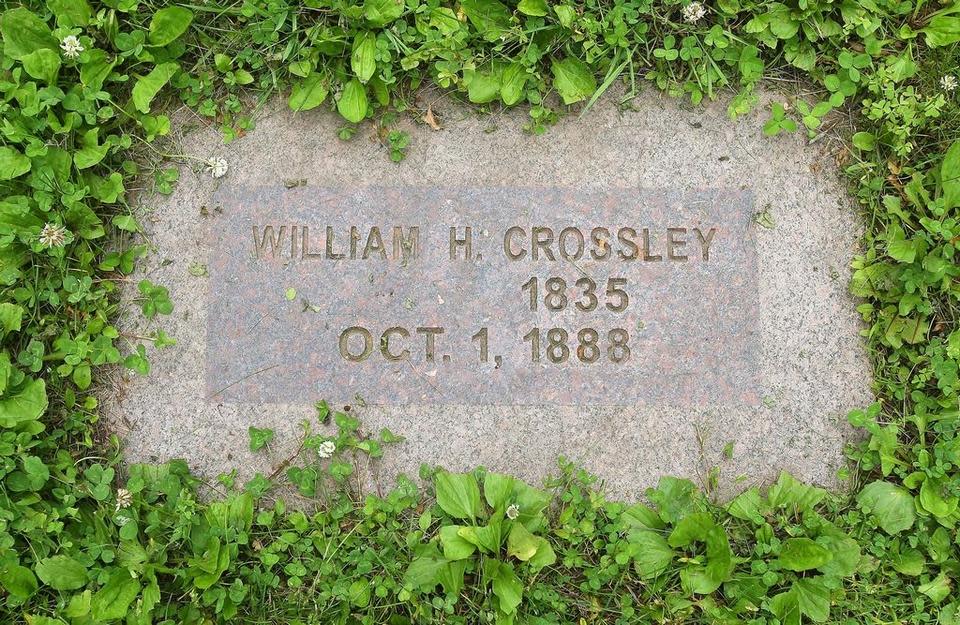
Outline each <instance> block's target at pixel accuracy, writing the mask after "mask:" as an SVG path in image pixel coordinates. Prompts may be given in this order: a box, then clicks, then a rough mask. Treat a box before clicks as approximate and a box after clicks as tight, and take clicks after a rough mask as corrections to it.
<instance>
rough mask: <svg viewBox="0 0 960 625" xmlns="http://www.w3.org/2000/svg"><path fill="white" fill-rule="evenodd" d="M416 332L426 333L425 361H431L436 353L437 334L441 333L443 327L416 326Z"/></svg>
mask: <svg viewBox="0 0 960 625" xmlns="http://www.w3.org/2000/svg"><path fill="white" fill-rule="evenodd" d="M417 334H424V335H426V337H427V338H426V354H427V362H433V361H434V360H435V358H436V355H437V351H436V350H437V343H436V337H437V335H440V334H443V328H437V327H431V326H427V327H424V328H417Z"/></svg>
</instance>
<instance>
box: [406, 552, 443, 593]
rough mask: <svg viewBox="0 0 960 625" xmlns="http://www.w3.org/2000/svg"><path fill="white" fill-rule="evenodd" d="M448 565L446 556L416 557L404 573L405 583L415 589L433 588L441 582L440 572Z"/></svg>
mask: <svg viewBox="0 0 960 625" xmlns="http://www.w3.org/2000/svg"><path fill="white" fill-rule="evenodd" d="M446 565H447V560H446V558H441V557H439V556H421V557H419V558H415V559H414V560H413V562H411V563H410V566H408V567H407V570H406V572H405V573H404V574H403V585H404V586H406V587H409V588H413V589H414V590H423V589H426V590H429V589H432V588H434V587H435V586H436V585H437V584H438V583H439V582H440V573H441V571H442V570H443V568H444V567H445V566H446Z"/></svg>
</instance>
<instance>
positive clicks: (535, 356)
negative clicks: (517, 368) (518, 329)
mask: <svg viewBox="0 0 960 625" xmlns="http://www.w3.org/2000/svg"><path fill="white" fill-rule="evenodd" d="M523 340H524V341H530V362H540V328H533V329H532V330H530V331H529V332H527V333H526V334H524V335H523Z"/></svg>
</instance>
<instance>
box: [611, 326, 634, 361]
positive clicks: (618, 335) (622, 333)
mask: <svg viewBox="0 0 960 625" xmlns="http://www.w3.org/2000/svg"><path fill="white" fill-rule="evenodd" d="M629 340H630V335H628V334H627V331H626V330H624V329H623V328H614V329H613V330H610V331H609V332H607V342H608V346H607V358H609V359H610V362H616V363H621V362H625V361H627V360H628V359H629V358H630V346H629V345H627V341H629Z"/></svg>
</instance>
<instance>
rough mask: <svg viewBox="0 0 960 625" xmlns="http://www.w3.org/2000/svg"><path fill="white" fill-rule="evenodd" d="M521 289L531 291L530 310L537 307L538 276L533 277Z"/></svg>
mask: <svg viewBox="0 0 960 625" xmlns="http://www.w3.org/2000/svg"><path fill="white" fill-rule="evenodd" d="M520 290H521V291H530V310H536V309H537V276H533V277H531V278H530V279H529V280H527V281H526V282H524V283H523V286H521V287H520Z"/></svg>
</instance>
